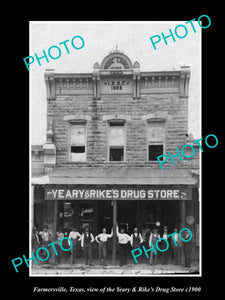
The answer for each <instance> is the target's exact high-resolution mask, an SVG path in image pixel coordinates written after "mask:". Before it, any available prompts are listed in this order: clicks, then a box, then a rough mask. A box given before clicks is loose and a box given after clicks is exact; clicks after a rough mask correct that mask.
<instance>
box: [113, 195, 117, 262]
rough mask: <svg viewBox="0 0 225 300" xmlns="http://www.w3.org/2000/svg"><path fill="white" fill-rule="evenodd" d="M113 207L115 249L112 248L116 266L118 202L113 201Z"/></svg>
mask: <svg viewBox="0 0 225 300" xmlns="http://www.w3.org/2000/svg"><path fill="white" fill-rule="evenodd" d="M112 205H113V248H112V264H113V265H115V264H116V241H117V240H116V224H117V200H113V201H112Z"/></svg>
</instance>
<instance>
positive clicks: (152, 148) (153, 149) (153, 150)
mask: <svg viewBox="0 0 225 300" xmlns="http://www.w3.org/2000/svg"><path fill="white" fill-rule="evenodd" d="M148 153H149V160H157V156H159V155H162V154H163V145H149V152H148Z"/></svg>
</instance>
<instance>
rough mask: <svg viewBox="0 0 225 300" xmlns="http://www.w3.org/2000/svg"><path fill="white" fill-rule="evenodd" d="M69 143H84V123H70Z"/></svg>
mask: <svg viewBox="0 0 225 300" xmlns="http://www.w3.org/2000/svg"><path fill="white" fill-rule="evenodd" d="M70 144H71V145H83V144H85V125H84V124H72V125H71V127H70Z"/></svg>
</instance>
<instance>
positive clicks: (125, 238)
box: [116, 226, 131, 245]
mask: <svg viewBox="0 0 225 300" xmlns="http://www.w3.org/2000/svg"><path fill="white" fill-rule="evenodd" d="M116 235H117V237H118V240H119V244H123V245H124V244H127V243H128V242H129V241H130V239H131V237H130V236H129V235H128V234H126V233H119V230H118V226H117V227H116Z"/></svg>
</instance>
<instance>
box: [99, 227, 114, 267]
mask: <svg viewBox="0 0 225 300" xmlns="http://www.w3.org/2000/svg"><path fill="white" fill-rule="evenodd" d="M112 236H113V228H112V230H111V233H110V234H108V233H106V228H103V229H102V233H100V234H99V235H97V236H96V237H95V240H96V242H97V243H98V255H99V264H100V265H101V264H102V265H104V266H106V255H107V249H106V245H107V241H108V238H111V237H112Z"/></svg>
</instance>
